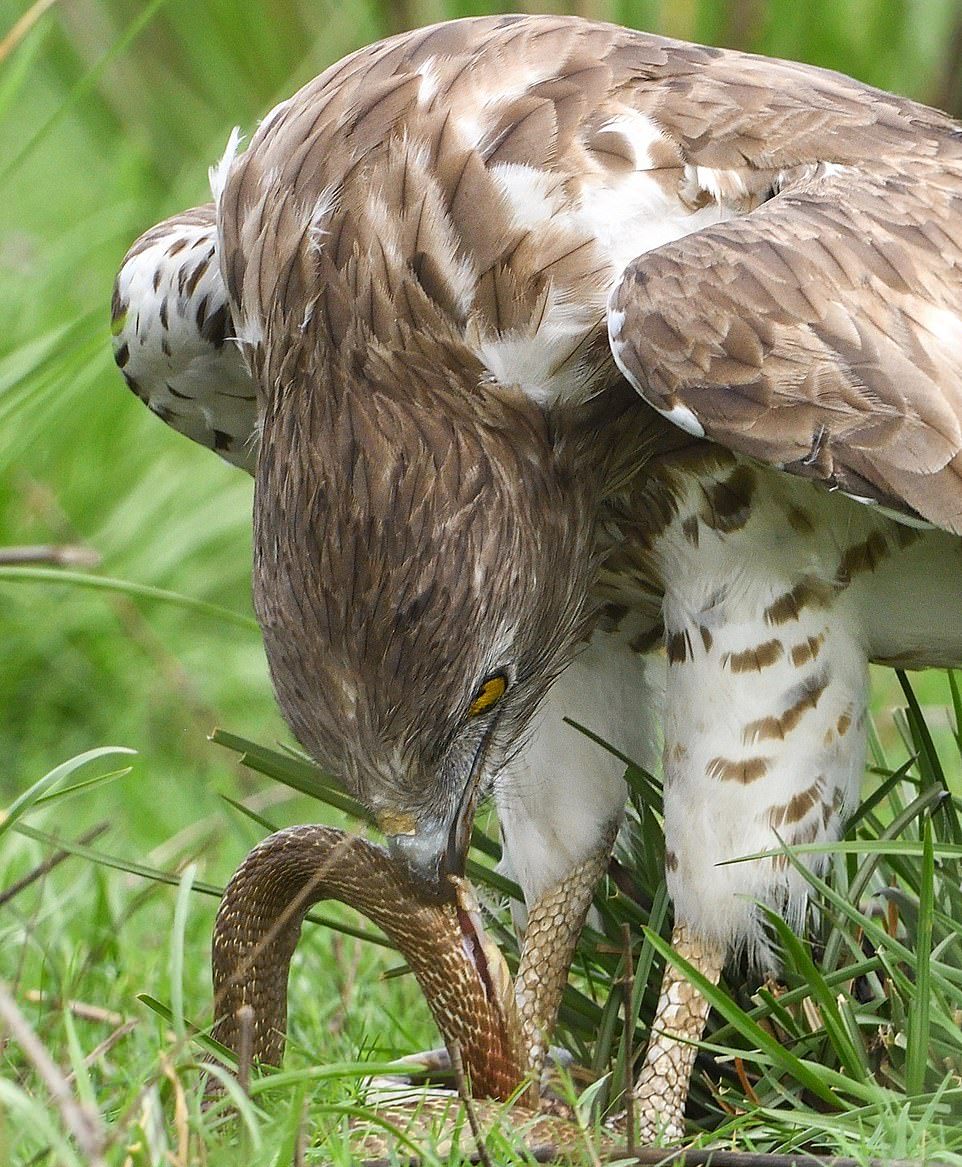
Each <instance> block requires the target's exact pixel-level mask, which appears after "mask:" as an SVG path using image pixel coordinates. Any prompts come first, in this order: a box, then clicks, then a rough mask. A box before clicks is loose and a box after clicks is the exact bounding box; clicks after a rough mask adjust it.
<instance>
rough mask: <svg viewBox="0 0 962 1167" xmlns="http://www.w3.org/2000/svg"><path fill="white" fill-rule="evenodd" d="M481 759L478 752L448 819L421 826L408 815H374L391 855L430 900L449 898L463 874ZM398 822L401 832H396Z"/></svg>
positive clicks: (479, 790)
mask: <svg viewBox="0 0 962 1167" xmlns="http://www.w3.org/2000/svg"><path fill="white" fill-rule="evenodd" d="M482 756H483V751H482V750H480V749H479V750H478V751H477V753H476V754H475V756H474V758H473V759H472V763H471V768H470V772H469V774H468V777H467V781H466V782H465V783H464V786H463V787H462V790H461V797H460V799H459V800H458V804H457V807H456V808H455V811H454V815H453V816H452V817H451V818H450V819H448V820H442V821H437V820H434V821H429V822H427V823H425V822H418V821H417V819H416V818H415V817H414V816H413V815H410V814H405V815H401V814H397V813H392V812H382V813H381V814H379V815H378V816H377V822H378V825H379V826H380V827H381V829H382V830H383V831H384V833H385V834H386V835H387V837H388V845H389V847H390V850H391V854H392V855H393V856H394V857H395V858H396V859H398V860H399V861H400V862H401V863H402V864H403V865H404V866H405V867H406V868H407V870H408V872H409V873H410V875H411V878H412V879H413V880H414V882H415V883H417V884H418V885H419V887H420V888H421V889H422V890H423V891H425V892H426V893H427V894H428V895H430V896H431V897H432V898H441V899H451V898H453V896H454V884H453V882H452V877H454V879H455V880H457V879H460V878H461V877H462V876H463V875H464V869H465V864H466V862H467V857H468V848H469V847H470V845H471V830H472V828H473V826H474V815H475V811H476V810H477V807H478V799H479V797H480V794H481V771H482V765H481V761H482ZM401 823H403V824H404V829H398V825H399V824H401ZM392 827H393V828H394V829H393V830H392V829H391V828H392Z"/></svg>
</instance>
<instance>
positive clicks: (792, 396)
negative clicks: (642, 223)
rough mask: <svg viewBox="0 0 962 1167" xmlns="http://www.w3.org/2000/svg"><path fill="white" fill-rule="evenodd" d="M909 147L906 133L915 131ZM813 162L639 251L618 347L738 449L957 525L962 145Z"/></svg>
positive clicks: (961, 513) (659, 402)
mask: <svg viewBox="0 0 962 1167" xmlns="http://www.w3.org/2000/svg"><path fill="white" fill-rule="evenodd" d="M905 145H906V146H908V145H909V143H906V144H905ZM937 145H938V147H939V149H938V152H937V153H936V154H934V155H933V156H929V155H928V153H927V151H926V150H924V149H921V150H920V151H919V153H918V155H917V156H915V157H913V156H912V155H911V154H910V153H909V152H908V150H907V149H905V147H903V153H902V155H901V156H900V157H899V156H896V158H895V159H893V160H892V161H891V162H888V163H887V164H881V165H877V166H876V167H874V168H873V169H872V170H868V168H867V167H866V168H865V169H858V168H854V167H835V166H828V167H819V168H817V170H816V171H815V173H813V175H812V176H810V177H809V178H807V179H806V180H804V181H803V182H801V183H800V184H798V185H797V186H795V187H793V188H791V189H789V190H787V191H785V192H784V193H782V194H780V195H777V196H776V197H774V198H772V199H770V200H769V201H768V202H766V203H765V204H763V205H762V206H761V207H759V208H758V209H757V210H756V211H753V212H752V213H750V214H748V215H746V216H744V217H742V218H738V219H732V220H730V221H728V222H726V223H722V224H719V225H717V226H714V227H711V228H708V229H705V230H702V231H699V232H697V233H695V234H692V235H688V236H686V237H684V238H682V239H679V240H677V241H675V242H673V243H670V244H668V245H666V246H664V247H661V248H658V249H657V250H655V251H651V252H648V253H647V254H645V255H641V256H639V257H638V258H637V259H635V260H634V261H633V262H632V263H630V264H629V265H628V267H627V269H626V270H625V272H624V273H623V276H622V278H621V279H620V281H619V282H618V284H617V285H616V287H615V289H614V291H613V292H612V296H611V299H610V314H609V339H610V341H611V347H612V352H613V354H614V357H615V360H616V362H617V364H618V366H619V367H620V369H621V370H622V372H623V373H624V374H625V376H626V377H627V378H628V380H629V381H630V382H631V384H632V385H633V386H634V388H635V389H636V390H637V391H638V393H640V394H641V396H642V397H643V398H644V399H645V401H647V402H648V403H649V404H650V405H652V406H653V407H654V408H655V409H657V410H658V411H659V412H661V413H663V414H665V415H666V416H669V417H671V418H672V419H673V420H676V421H678V422H679V424H682V425H683V426H685V428H689V429H695V428H696V427H697V428H700V429H701V430H703V431H704V433H705V435H706V436H707V437H708V438H710V439H711V440H713V441H716V442H719V443H720V444H722V445H725V446H728V447H729V448H731V449H732V450H735V451H737V452H739V453H742V454H747V455H750V456H751V457H754V458H758V459H759V460H761V461H763V462H767V463H770V464H772V465H775V466H778V467H780V468H783V469H785V470H787V471H789V472H790V473H793V474H799V475H804V476H805V477H809V478H813V479H816V480H819V481H821V482H824V483H825V484H826V485H827V486H829V487H830V488H837V489H841V490H843V491H845V492H847V493H850V494H852V495H854V496H857V497H859V498H861V499H863V500H866V501H872V500H874V501H876V502H878V503H881V504H883V505H885V506H887V507H890V508H892V509H894V510H896V511H898V512H902V513H905V514H907V515H908V516H921V517H922V518H924V519H926V520H928V521H929V522H932V523H934V524H936V525H937V526H941V527H945V528H946V529H948V530H951V531H955V532H959V533H962V148H960V136H959V132H958V130H957V129H956V127H954V126H953V124H952V123H951V122H949V121H948V119H946V122H945V126H944V130H943V135H942V139H941V141H938V142H937Z"/></svg>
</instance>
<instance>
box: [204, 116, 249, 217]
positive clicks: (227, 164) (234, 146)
mask: <svg viewBox="0 0 962 1167" xmlns="http://www.w3.org/2000/svg"><path fill="white" fill-rule="evenodd" d="M240 141H241V132H240V126H234V128H233V129H232V130H231V132H230V137H229V138H228V139H227V146H226V148H225V150H224V153H223V154H222V155H221V158H220V161H219V162H218V163H217V164H216V165H214V166H212V167H211V168H210V170H208V172H207V174H208V177H209V179H210V193H211V194H212V195H213V196H214V202H215V203H217V204H220V197H221V195H222V194H223V193H224V187H225V186H226V185H227V175H228V174H229V173H230V168H231V166H232V165H233V164H234V159H235V158H236V157H237V151H238V150H239V148H240Z"/></svg>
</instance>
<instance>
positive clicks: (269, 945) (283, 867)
mask: <svg viewBox="0 0 962 1167" xmlns="http://www.w3.org/2000/svg"><path fill="white" fill-rule="evenodd" d="M607 858H608V848H607V847H605V848H604V849H603V850H602V851H599V852H598V853H597V854H596V855H594V856H592V857H590V858H589V859H588V860H586V861H585V862H584V863H582V864H581V865H580V866H579V867H576V868H575V869H573V870H572V871H571V872H570V873H569V874H568V875H567V876H566V877H565V878H564V879H563V880H561V881H560V882H559V883H557V884H556V885H554V887H552V888H550V889H549V890H548V891H547V892H546V893H545V894H544V895H543V896H542V897H541V899H540V900H539V901H538V902H537V903H536V904H535V905H534V906H533V907H532V909H531V912H530V914H529V918H528V926H527V930H526V934H525V944H524V950H523V952H522V956H521V961H520V964H519V968H518V974H517V977H516V979H515V981H514V983H513V984H512V982H511V978H510V976H509V974H508V969H507V965H506V963H505V961H504V958H503V956H502V955H501V953H500V952H499V951H498V949H497V948H496V947H495V945H494V944H493V943H492V942H491V941H490V940H488V939H487V937H486V936H485V934H484V931H483V929H482V928H481V925H480V920H479V917H478V912H477V906H476V904H475V902H474V899H473V895H472V893H471V889H470V886H469V885H468V884H467V883H465V882H464V881H453V887H452V897H451V899H450V900H449V901H444V900H438V901H434V902H432V901H429V900H425V898H424V894H423V891H419V890H418V889H416V887H415V885H414V884H413V883H411V882H410V881H409V880H408V879H407V878H406V876H405V874H404V872H403V870H401V869H400V868H399V867H398V865H397V864H396V863H394V862H393V861H392V860H391V858H390V856H389V855H388V854H387V852H386V851H385V850H383V849H382V848H380V847H377V846H375V845H374V844H372V843H369V842H367V841H366V840H364V839H361V838H358V837H356V836H353V835H349V834H346V833H345V832H343V831H339V830H335V829H333V828H330V827H324V826H317V825H308V826H297V827H291V828H289V829H287V830H283V831H278V832H277V833H276V834H273V835H271V836H270V837H269V838H267V839H265V840H264V841H263V842H262V843H260V844H259V845H258V846H257V847H255V848H254V849H253V851H251V852H250V854H249V855H248V856H247V858H246V859H245V860H244V862H243V863H242V864H241V866H240V867H239V868H238V870H237V872H236V873H235V875H234V876H233V878H232V879H231V881H230V883H229V884H228V886H227V889H226V890H225V893H224V898H223V900H222V902H221V907H220V910H219V912H218V914H217V920H216V923H215V925H214V936H213V950H212V960H211V963H212V968H213V987H214V1002H215V1005H214V1008H215V1016H216V1021H215V1025H214V1028H213V1031H212V1036H213V1037H214V1038H215V1039H216V1040H217V1041H219V1042H221V1044H223V1045H225V1046H227V1047H228V1048H229V1049H231V1050H233V1051H234V1052H236V1053H243V1055H244V1056H245V1057H249V1058H250V1059H252V1060H254V1061H258V1062H260V1063H263V1064H266V1065H279V1064H280V1062H281V1059H282V1056H283V1052H284V1041H285V1030H286V1023H287V981H288V971H289V967H290V962H291V957H292V956H293V954H294V949H295V947H296V944H297V941H298V938H299V936H300V931H301V925H302V923H303V920H304V917H305V915H306V914H307V912H308V911H309V910H310V908H311V907H312V906H313V905H314V904H316V903H317V902H318V901H320V900H323V899H336V900H340V901H342V902H343V903H346V904H349V905H350V906H351V907H353V908H356V909H357V910H358V911H359V912H361V913H362V914H363V915H365V916H367V917H368V918H369V919H370V920H371V921H372V922H373V923H375V924H376V925H377V926H378V927H379V928H381V929H382V931H384V932H385V933H386V934H387V936H388V937H389V939H390V940H391V941H392V943H393V944H394V945H395V946H396V947H397V948H398V950H399V951H400V952H401V954H402V955H403V956H404V958H405V959H406V960H407V962H408V964H409V966H410V968H411V970H412V971H413V972H414V975H415V977H416V978H417V980H418V984H419V985H420V987H421V990H422V991H423V993H424V995H425V997H426V999H427V1002H428V1005H429V1007H430V1009H431V1012H432V1014H433V1016H434V1018H435V1021H436V1022H437V1025H438V1028H439V1029H440V1031H441V1034H442V1036H443V1038H444V1041H445V1045H446V1046H447V1048H448V1051H449V1053H450V1054H451V1056H452V1060H455V1059H457V1061H459V1062H460V1064H461V1065H462V1066H463V1068H464V1074H465V1078H466V1079H467V1080H468V1081H469V1082H470V1087H471V1093H472V1095H473V1096H474V1097H475V1098H480V1099H486V1098H488V1099H497V1100H506V1099H509V1098H511V1097H512V1096H513V1095H515V1094H516V1093H517V1092H518V1091H519V1090H520V1089H521V1088H522V1087H524V1092H523V1095H522V1098H521V1102H522V1103H523V1105H524V1107H525V1108H526V1109H527V1110H528V1111H529V1117H530V1112H531V1111H534V1110H536V1108H537V1105H538V1083H539V1081H540V1075H541V1071H542V1068H543V1065H544V1059H545V1053H546V1043H547V1038H548V1036H549V1035H550V1033H551V1031H552V1029H553V1027H554V1023H555V1020H556V1017H557V1012H558V1007H559V1004H560V1000H561V994H562V990H563V988H564V982H565V978H566V976H567V971H568V966H569V964H570V961H571V958H572V955H573V952H574V946H575V943H576V940H577V937H578V934H579V932H580V930H581V926H582V924H583V922H584V919H585V915H586V914H587V911H588V907H589V904H590V901H591V895H592V892H593V890H594V887H595V885H596V883H597V882H598V880H599V878H600V876H601V874H602V872H603V871H604V869H605V866H606V863H607ZM526 1083H527V1084H526ZM525 1084H526V1085H525ZM392 1117H393V1116H392ZM538 1124H539V1128H538V1130H537V1131H536V1132H535V1133H534V1137H535V1138H536V1139H537V1140H538V1141H540V1142H544V1141H569V1139H570V1132H568V1131H567V1130H566V1129H565V1127H566V1124H564V1123H561V1122H558V1121H554V1122H552V1121H551V1119H550V1118H548V1117H545V1118H542V1119H539V1120H538ZM567 1125H570V1124H567Z"/></svg>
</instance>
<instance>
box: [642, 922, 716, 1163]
mask: <svg viewBox="0 0 962 1167" xmlns="http://www.w3.org/2000/svg"><path fill="white" fill-rule="evenodd" d="M671 944H672V948H674V950H675V952H677V953H678V954H679V956H683V957H684V958H685V959H686V960H687V961H688V962H689V964H693V965H694V966H695V968H697V969H698V971H699V972H700V973H701V974H702V975H703V976H705V977H707V978H708V980H710V981H711V982H712V984H717V983H718V978H719V977H720V976H721V971H722V968H723V967H724V965H725V957H726V955H727V953H726V950H725V948H724V947H723V946H722V945H720V944H718V942H717V941H714V940H707V939H705V938H704V937H701V936H695V935H693V934H692V932H691V931H690V930H689V929H688V927H687V926H686V925H685V924H676V925H675V930H674V931H673V932H672V935H671ZM709 1008H710V1006H709V1004H708V1002H707V1001H706V1000H705V998H704V997H703V996H702V995H701V993H699V992H698V990H697V989H696V988H695V986H694V985H692V984H691V982H690V981H688V980H687V979H686V978H685V977H684V975H683V974H682V973H681V971H680V970H679V969H676V968H675V967H674V965H672V964H669V965H668V966H667V967H666V969H665V975H664V979H663V980H662V982H661V996H660V997H659V998H658V1011H657V1012H656V1014H655V1019H654V1021H653V1022H652V1032H651V1038H650V1040H649V1043H648V1051H647V1053H646V1054H645V1063H644V1065H643V1066H642V1068H641V1073H640V1074H639V1075H638V1080H637V1082H636V1083H635V1089H634V1096H635V1124H636V1131H637V1136H636V1137H637V1140H638V1142H639V1144H641V1145H644V1144H647V1143H654V1142H656V1141H661V1142H665V1143H678V1142H680V1141H681V1140H682V1138H683V1137H684V1134H685V1103H686V1102H687V1100H688V1087H689V1084H690V1081H691V1073H692V1070H693V1069H694V1066H695V1055H696V1053H697V1052H698V1051H697V1048H696V1046H695V1044H694V1043H695V1042H697V1041H698V1040H699V1039H700V1038H701V1035H702V1032H703V1031H704V1028H705V1022H706V1021H707V1020H708V1012H709Z"/></svg>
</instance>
